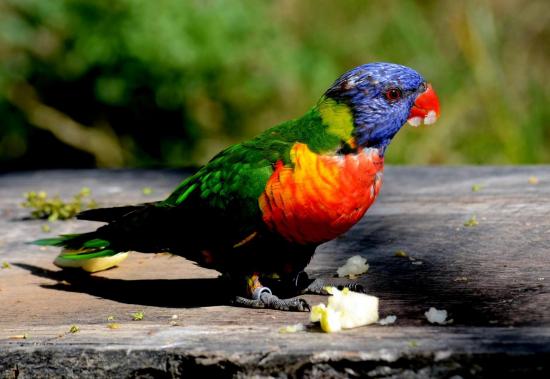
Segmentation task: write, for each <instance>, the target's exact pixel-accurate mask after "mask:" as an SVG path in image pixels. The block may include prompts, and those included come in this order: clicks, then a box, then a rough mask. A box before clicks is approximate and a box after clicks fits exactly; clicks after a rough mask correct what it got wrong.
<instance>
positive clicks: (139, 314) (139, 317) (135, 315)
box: [131, 312, 145, 321]
mask: <svg viewBox="0 0 550 379" xmlns="http://www.w3.org/2000/svg"><path fill="white" fill-rule="evenodd" d="M131 316H132V320H134V321H141V320H143V317H144V316H145V315H144V314H143V312H136V313H132V314H131Z"/></svg>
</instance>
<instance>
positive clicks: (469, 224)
mask: <svg viewBox="0 0 550 379" xmlns="http://www.w3.org/2000/svg"><path fill="white" fill-rule="evenodd" d="M478 224H479V222H478V221H477V217H476V215H472V217H470V219H469V220H468V221H466V222H465V223H464V226H465V227H467V228H470V227H473V226H477V225H478Z"/></svg>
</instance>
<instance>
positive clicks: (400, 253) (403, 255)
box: [394, 250, 409, 258]
mask: <svg viewBox="0 0 550 379" xmlns="http://www.w3.org/2000/svg"><path fill="white" fill-rule="evenodd" d="M394 255H395V256H396V257H400V258H407V257H408V256H409V255H408V254H407V253H406V252H405V251H404V250H397V251H396V252H395V254H394Z"/></svg>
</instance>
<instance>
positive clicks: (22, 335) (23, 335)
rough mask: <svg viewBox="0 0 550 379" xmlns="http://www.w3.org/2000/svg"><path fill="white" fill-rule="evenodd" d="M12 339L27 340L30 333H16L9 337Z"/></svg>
mask: <svg viewBox="0 0 550 379" xmlns="http://www.w3.org/2000/svg"><path fill="white" fill-rule="evenodd" d="M8 338H9V339H10V340H26V339H28V338H29V334H28V333H23V334H16V335H14V336H10V337H8Z"/></svg>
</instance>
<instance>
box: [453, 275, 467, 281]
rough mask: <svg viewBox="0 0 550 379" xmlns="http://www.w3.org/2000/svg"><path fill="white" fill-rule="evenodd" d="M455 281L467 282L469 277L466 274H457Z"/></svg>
mask: <svg viewBox="0 0 550 379" xmlns="http://www.w3.org/2000/svg"><path fill="white" fill-rule="evenodd" d="M453 281H455V282H467V281H468V278H467V277H465V276H457V277H456V278H454V280H453Z"/></svg>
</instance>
